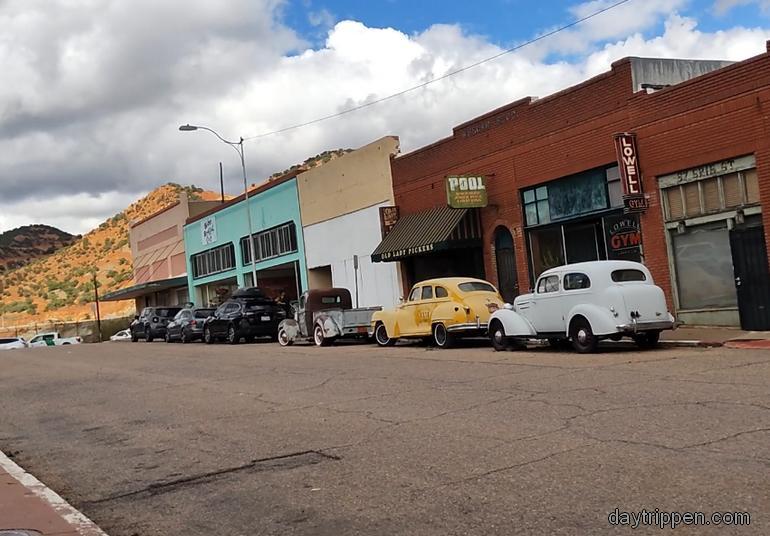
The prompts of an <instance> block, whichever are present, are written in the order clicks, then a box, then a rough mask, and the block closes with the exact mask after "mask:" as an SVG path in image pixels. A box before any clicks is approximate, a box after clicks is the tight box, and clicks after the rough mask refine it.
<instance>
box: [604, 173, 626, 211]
mask: <svg viewBox="0 0 770 536" xmlns="http://www.w3.org/2000/svg"><path fill="white" fill-rule="evenodd" d="M607 193H608V195H609V198H610V206H611V207H613V208H615V207H622V206H623V185H622V183H621V182H620V168H618V166H613V167H611V168H607Z"/></svg>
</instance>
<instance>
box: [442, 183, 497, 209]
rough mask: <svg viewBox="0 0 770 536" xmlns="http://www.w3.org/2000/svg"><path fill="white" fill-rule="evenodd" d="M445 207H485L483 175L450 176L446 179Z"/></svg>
mask: <svg viewBox="0 0 770 536" xmlns="http://www.w3.org/2000/svg"><path fill="white" fill-rule="evenodd" d="M446 199H447V205H449V206H450V207H452V208H478V207H485V206H487V178H486V177H484V176H483V175H450V176H448V177H447V178H446Z"/></svg>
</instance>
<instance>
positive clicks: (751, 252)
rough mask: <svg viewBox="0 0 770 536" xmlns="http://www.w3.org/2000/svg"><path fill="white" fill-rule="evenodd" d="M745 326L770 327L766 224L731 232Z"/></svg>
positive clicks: (769, 279)
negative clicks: (764, 226)
mask: <svg viewBox="0 0 770 536" xmlns="http://www.w3.org/2000/svg"><path fill="white" fill-rule="evenodd" d="M730 249H731V250H732V258H733V271H734V274H735V288H736V290H737V293H738V313H739V315H740V319H741V328H743V329H747V330H757V331H759V330H767V329H770V270H768V265H767V248H766V246H765V232H764V228H763V227H750V228H748V229H733V230H731V231H730Z"/></svg>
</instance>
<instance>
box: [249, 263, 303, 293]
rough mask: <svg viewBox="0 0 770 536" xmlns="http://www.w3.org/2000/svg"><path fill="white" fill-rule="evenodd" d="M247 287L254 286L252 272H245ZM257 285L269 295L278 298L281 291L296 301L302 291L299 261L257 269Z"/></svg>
mask: <svg viewBox="0 0 770 536" xmlns="http://www.w3.org/2000/svg"><path fill="white" fill-rule="evenodd" d="M243 277H244V282H245V284H246V286H247V287H253V286H254V285H253V284H252V277H251V272H249V273H246V274H244V276H243ZM256 286H257V287H259V288H260V289H261V290H262V291H263V292H264V293H265V294H266V295H267V296H268V297H270V298H278V297H279V296H280V294H281V292H284V293H285V294H286V298H287V299H288V300H289V301H296V300H298V299H299V295H300V294H301V293H302V290H301V285H300V283H299V266H298V265H297V262H296V261H294V262H287V263H285V264H280V265H278V266H273V267H271V268H265V269H262V270H259V271H257V285H256Z"/></svg>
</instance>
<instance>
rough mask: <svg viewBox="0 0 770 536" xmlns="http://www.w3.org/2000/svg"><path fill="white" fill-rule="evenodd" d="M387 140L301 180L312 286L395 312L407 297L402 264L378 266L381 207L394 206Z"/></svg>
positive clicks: (393, 149) (392, 142) (391, 143)
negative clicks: (375, 254) (340, 291)
mask: <svg viewBox="0 0 770 536" xmlns="http://www.w3.org/2000/svg"><path fill="white" fill-rule="evenodd" d="M397 153H398V138H397V137H394V136H386V137H384V138H381V139H379V140H377V141H375V142H372V143H370V144H368V145H366V146H364V147H361V148H360V149H357V150H355V151H352V152H350V153H348V154H346V155H344V156H342V157H340V158H337V159H335V160H332V161H331V162H327V163H325V164H323V165H322V166H319V167H317V168H313V169H310V170H308V171H306V172H304V173H302V174H301V175H299V176H298V178H297V180H298V191H299V197H300V211H301V213H302V226H303V233H304V239H305V257H306V261H307V269H308V284H309V287H310V288H311V289H312V288H328V287H344V288H347V289H348V290H350V294H351V296H352V297H353V304H354V305H356V304H358V306H359V307H369V306H375V305H382V306H384V307H392V306H394V305H395V304H397V303H398V299H399V297H400V295H401V283H400V280H399V273H398V269H397V265H396V263H372V260H371V254H372V251H374V249H375V248H376V247H377V245H378V244H379V243H380V241H381V240H382V232H381V228H380V207H385V206H393V205H394V202H393V182H392V178H391V174H390V159H391V157H392V156H394V155H395V154H397Z"/></svg>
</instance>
